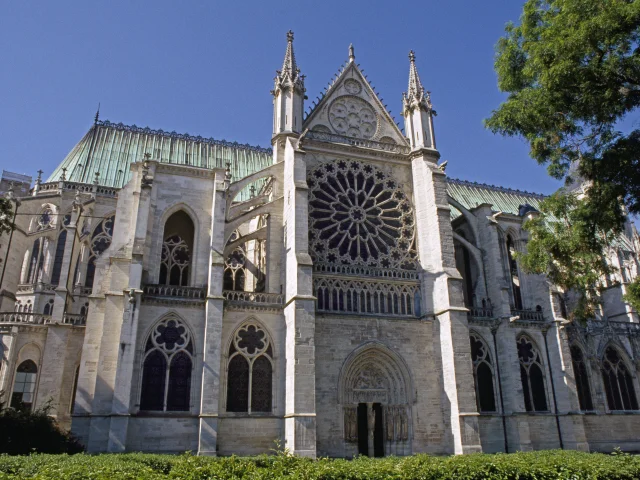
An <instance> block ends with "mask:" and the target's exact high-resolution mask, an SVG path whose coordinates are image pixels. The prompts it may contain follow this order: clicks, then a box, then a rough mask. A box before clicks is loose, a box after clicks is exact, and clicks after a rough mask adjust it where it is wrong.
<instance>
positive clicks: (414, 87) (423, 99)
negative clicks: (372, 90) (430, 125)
mask: <svg viewBox="0 0 640 480" xmlns="http://www.w3.org/2000/svg"><path fill="white" fill-rule="evenodd" d="M402 99H403V106H404V109H405V111H406V110H413V109H415V108H417V107H424V108H426V109H427V110H431V108H432V107H431V96H430V95H429V92H427V91H426V90H425V89H424V87H423V86H422V82H421V81H420V76H419V75H418V69H417V68H416V54H415V53H414V52H413V50H411V51H410V52H409V91H408V92H407V93H403V94H402Z"/></svg>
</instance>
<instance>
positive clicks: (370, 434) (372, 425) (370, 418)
mask: <svg viewBox="0 0 640 480" xmlns="http://www.w3.org/2000/svg"><path fill="white" fill-rule="evenodd" d="M375 431H376V412H374V410H373V403H371V402H367V449H368V450H369V456H370V457H374V456H375V450H374V449H375V446H374V435H375Z"/></svg>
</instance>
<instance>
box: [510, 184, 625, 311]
mask: <svg viewBox="0 0 640 480" xmlns="http://www.w3.org/2000/svg"><path fill="white" fill-rule="evenodd" d="M540 207H541V210H542V211H543V212H544V215H542V216H536V217H534V218H532V219H530V220H528V221H526V222H525V224H524V228H525V229H526V230H528V231H529V233H530V241H529V243H528V244H527V252H526V253H524V254H518V260H519V261H520V264H521V266H522V267H523V268H524V269H525V271H528V272H532V273H539V274H546V275H547V277H548V278H549V280H550V281H551V282H552V283H553V284H555V285H559V286H561V287H562V288H563V289H564V290H565V291H569V290H572V291H574V292H576V293H577V294H578V295H577V302H576V304H575V305H574V306H573V307H574V308H573V309H572V311H571V313H570V318H571V319H575V318H577V319H585V318H591V317H593V315H594V314H595V309H596V308H597V307H598V304H599V303H600V294H601V292H602V290H603V289H604V288H606V283H604V282H603V280H604V279H606V278H607V277H608V276H609V275H611V274H612V273H614V269H613V267H612V266H611V265H610V264H608V263H607V262H606V261H605V257H606V254H607V250H608V249H609V248H610V245H611V243H612V242H613V240H614V239H615V237H616V236H617V235H618V234H619V230H618V229H617V228H608V229H596V228H594V223H593V222H592V221H591V220H592V217H593V212H591V210H590V204H589V203H587V202H584V201H581V200H579V199H578V197H577V195H576V194H572V193H565V192H559V193H556V194H554V195H552V196H550V197H548V198H547V199H545V200H544V201H543V202H542V204H541V206H540ZM602 222H610V223H612V222H613V220H611V219H603V220H602Z"/></svg>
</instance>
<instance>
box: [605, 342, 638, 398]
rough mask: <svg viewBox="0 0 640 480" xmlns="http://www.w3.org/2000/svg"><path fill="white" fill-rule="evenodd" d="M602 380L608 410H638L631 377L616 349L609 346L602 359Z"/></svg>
mask: <svg viewBox="0 0 640 480" xmlns="http://www.w3.org/2000/svg"><path fill="white" fill-rule="evenodd" d="M602 380H603V382H604V389H605V392H606V394H607V405H608V406H609V410H638V400H637V398H636V392H635V388H634V386H633V377H632V376H631V373H630V372H629V369H628V368H627V366H626V365H625V363H624V362H623V361H622V358H621V357H620V354H619V353H618V350H616V349H615V348H614V347H612V346H609V347H607V349H606V350H605V352H604V357H603V359H602Z"/></svg>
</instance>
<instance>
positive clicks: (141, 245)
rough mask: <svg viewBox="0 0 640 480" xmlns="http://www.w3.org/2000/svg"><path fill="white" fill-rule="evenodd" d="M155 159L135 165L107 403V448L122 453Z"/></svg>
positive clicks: (131, 382)
mask: <svg viewBox="0 0 640 480" xmlns="http://www.w3.org/2000/svg"><path fill="white" fill-rule="evenodd" d="M156 165H157V164H156V163H155V162H148V161H147V162H145V164H143V165H141V164H138V165H136V167H137V169H138V172H137V173H138V174H137V175H136V176H135V178H134V179H133V181H134V182H139V183H138V185H136V188H135V189H134V191H133V199H134V200H133V205H132V207H133V209H132V211H133V212H134V214H133V221H132V222H131V230H132V231H133V232H134V238H133V248H132V251H131V262H130V264H129V283H128V286H127V289H126V290H125V294H126V300H127V301H126V302H123V306H124V308H123V314H122V323H121V326H120V332H119V333H120V338H119V342H118V345H119V346H120V349H119V351H118V359H117V363H116V369H115V380H114V390H113V400H112V402H111V422H110V426H109V441H108V444H107V451H109V452H124V451H125V448H126V442H127V430H128V427H129V418H130V415H131V407H132V402H131V400H132V399H131V388H132V385H133V370H134V362H135V353H136V345H137V339H138V314H139V311H140V300H141V295H142V286H143V285H142V270H143V264H144V253H145V246H146V243H147V241H148V228H149V219H150V216H151V201H152V198H151V196H152V192H153V190H152V185H153V183H152V180H149V178H148V175H151V178H153V174H154V172H155V167H156Z"/></svg>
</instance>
